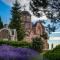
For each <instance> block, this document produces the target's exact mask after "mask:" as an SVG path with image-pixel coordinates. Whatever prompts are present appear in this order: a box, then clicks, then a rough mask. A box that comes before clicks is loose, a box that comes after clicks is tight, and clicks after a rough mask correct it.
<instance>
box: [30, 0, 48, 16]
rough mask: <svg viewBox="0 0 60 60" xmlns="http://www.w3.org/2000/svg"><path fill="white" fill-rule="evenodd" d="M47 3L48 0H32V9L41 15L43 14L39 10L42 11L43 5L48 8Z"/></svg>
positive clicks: (37, 14) (34, 12)
mask: <svg viewBox="0 0 60 60" xmlns="http://www.w3.org/2000/svg"><path fill="white" fill-rule="evenodd" d="M47 4H48V3H47V0H31V2H30V9H31V10H32V12H33V14H35V15H36V16H41V14H39V13H38V12H39V11H40V9H41V7H43V8H46V7H47Z"/></svg>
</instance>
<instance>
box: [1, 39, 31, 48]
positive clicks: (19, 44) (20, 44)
mask: <svg viewBox="0 0 60 60" xmlns="http://www.w3.org/2000/svg"><path fill="white" fill-rule="evenodd" d="M4 44H6V45H10V46H13V47H23V48H30V46H31V43H27V42H25V41H3V40H0V45H4Z"/></svg>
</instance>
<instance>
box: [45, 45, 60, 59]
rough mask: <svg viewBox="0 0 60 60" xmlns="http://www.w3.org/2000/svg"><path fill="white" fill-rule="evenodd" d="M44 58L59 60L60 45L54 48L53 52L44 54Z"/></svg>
mask: <svg viewBox="0 0 60 60" xmlns="http://www.w3.org/2000/svg"><path fill="white" fill-rule="evenodd" d="M44 56H45V57H46V58H47V59H49V60H60V45H58V46H56V47H55V48H54V49H53V50H51V51H48V52H46V53H45V54H44Z"/></svg>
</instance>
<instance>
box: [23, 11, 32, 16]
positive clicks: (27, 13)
mask: <svg viewBox="0 0 60 60" xmlns="http://www.w3.org/2000/svg"><path fill="white" fill-rule="evenodd" d="M22 14H23V15H27V16H31V14H30V13H29V12H28V11H22Z"/></svg>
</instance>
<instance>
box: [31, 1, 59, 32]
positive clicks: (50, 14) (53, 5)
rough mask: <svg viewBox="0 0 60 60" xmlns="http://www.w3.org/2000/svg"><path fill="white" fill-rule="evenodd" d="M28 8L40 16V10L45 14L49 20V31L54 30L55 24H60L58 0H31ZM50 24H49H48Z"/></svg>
mask: <svg viewBox="0 0 60 60" xmlns="http://www.w3.org/2000/svg"><path fill="white" fill-rule="evenodd" d="M30 9H31V11H32V12H33V14H34V15H36V16H38V17H41V16H43V14H42V12H44V14H45V15H46V16H47V18H48V19H49V20H50V21H51V24H52V27H51V26H50V28H51V29H49V27H48V25H47V28H48V30H50V31H49V32H54V31H55V30H56V29H57V28H59V27H58V26H57V25H60V24H59V22H60V1H59V0H31V2H30ZM55 24H57V25H55ZM49 25H50V24H49Z"/></svg>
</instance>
